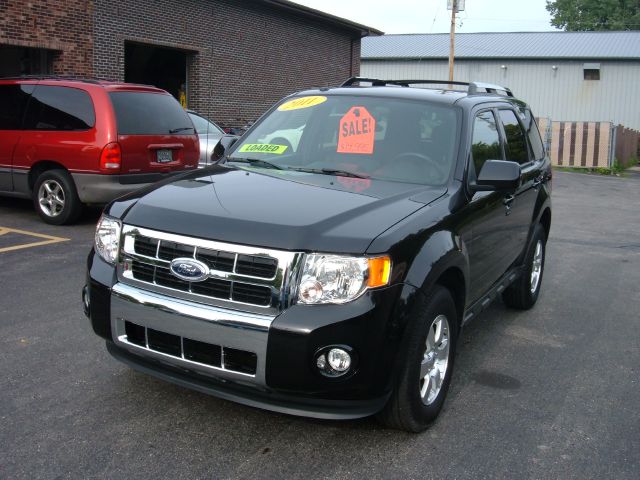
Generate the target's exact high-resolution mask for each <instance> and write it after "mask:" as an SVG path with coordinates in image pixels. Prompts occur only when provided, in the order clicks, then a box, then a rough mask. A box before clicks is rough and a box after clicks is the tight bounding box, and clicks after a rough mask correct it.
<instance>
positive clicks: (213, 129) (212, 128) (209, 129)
mask: <svg viewBox="0 0 640 480" xmlns="http://www.w3.org/2000/svg"><path fill="white" fill-rule="evenodd" d="M189 117H190V118H191V121H192V122H193V126H194V127H196V133H197V134H198V135H207V134H209V133H217V134H223V133H224V132H223V131H222V130H221V129H220V127H218V126H217V125H216V124H215V123H213V122H210V121H209V120H207V119H206V118H204V117H201V116H200V115H198V114H197V113H192V112H189Z"/></svg>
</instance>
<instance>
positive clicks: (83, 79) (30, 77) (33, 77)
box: [0, 74, 101, 84]
mask: <svg viewBox="0 0 640 480" xmlns="http://www.w3.org/2000/svg"><path fill="white" fill-rule="evenodd" d="M0 80H73V81H76V82H85V83H95V84H99V83H100V81H101V80H99V79H96V78H87V77H79V76H74V75H53V74H51V75H49V74H44V75H8V76H6V77H2V76H0Z"/></svg>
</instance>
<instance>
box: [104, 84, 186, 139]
mask: <svg viewBox="0 0 640 480" xmlns="http://www.w3.org/2000/svg"><path fill="white" fill-rule="evenodd" d="M109 96H110V97H111V102H112V103H113V108H114V110H115V112H116V120H117V122H118V134H119V135H167V134H172V133H173V134H181V135H191V134H193V133H194V132H195V131H194V129H193V124H192V123H191V120H190V119H189V116H188V115H187V112H185V111H184V109H183V108H182V107H181V106H180V104H179V103H178V101H177V100H176V99H175V98H173V97H172V96H170V95H166V94H160V93H144V92H111V93H110V94H109Z"/></svg>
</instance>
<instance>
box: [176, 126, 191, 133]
mask: <svg viewBox="0 0 640 480" xmlns="http://www.w3.org/2000/svg"><path fill="white" fill-rule="evenodd" d="M185 130H193V131H194V132H195V131H196V129H195V128H193V127H180V128H172V129H171V130H169V133H178V132H184V131H185Z"/></svg>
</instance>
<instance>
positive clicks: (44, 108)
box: [24, 85, 96, 131]
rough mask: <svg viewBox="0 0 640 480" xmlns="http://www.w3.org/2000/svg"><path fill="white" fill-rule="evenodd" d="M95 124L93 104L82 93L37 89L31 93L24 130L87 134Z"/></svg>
mask: <svg viewBox="0 0 640 480" xmlns="http://www.w3.org/2000/svg"><path fill="white" fill-rule="evenodd" d="M95 122H96V114H95V111H94V109H93V102H92V101H91V97H89V94H88V93H87V92H85V91H83V90H79V89H77V88H69V87H57V86H48V85H38V86H37V87H36V89H35V91H34V92H33V95H32V97H31V101H30V102H29V107H28V109H27V115H26V118H25V124H24V128H25V129H27V130H66V131H73V130H87V129H89V128H92V127H93V126H94V125H95Z"/></svg>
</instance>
